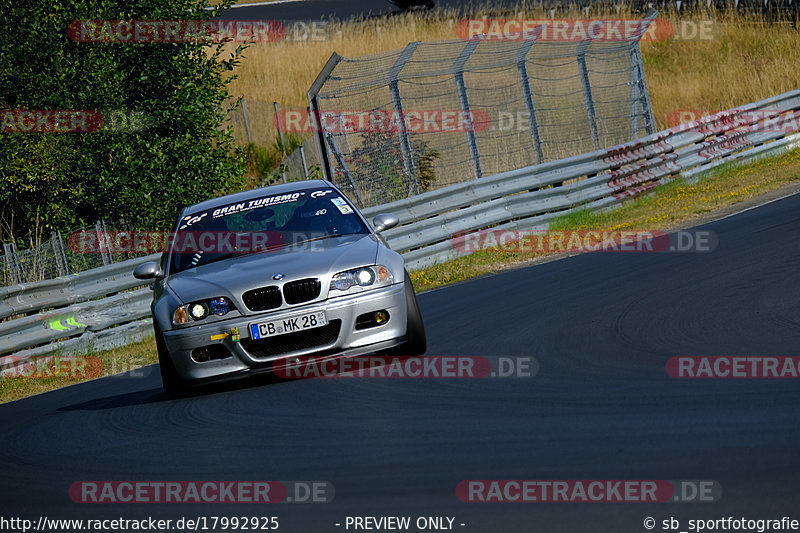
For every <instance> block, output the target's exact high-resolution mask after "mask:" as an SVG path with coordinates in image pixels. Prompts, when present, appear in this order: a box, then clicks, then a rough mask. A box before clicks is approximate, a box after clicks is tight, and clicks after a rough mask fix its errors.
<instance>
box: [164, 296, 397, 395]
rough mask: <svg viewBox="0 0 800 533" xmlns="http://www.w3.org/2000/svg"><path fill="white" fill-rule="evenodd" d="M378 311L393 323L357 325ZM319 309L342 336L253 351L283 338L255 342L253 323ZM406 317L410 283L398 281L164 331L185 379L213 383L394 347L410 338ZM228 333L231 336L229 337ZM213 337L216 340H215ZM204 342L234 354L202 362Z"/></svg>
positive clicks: (311, 332)
mask: <svg viewBox="0 0 800 533" xmlns="http://www.w3.org/2000/svg"><path fill="white" fill-rule="evenodd" d="M379 310H386V311H388V312H389V317H390V318H389V321H388V322H386V323H385V324H382V325H380V326H376V327H371V328H367V329H361V330H356V329H355V323H356V317H358V316H359V315H362V314H364V313H370V312H374V311H379ZM314 311H325V314H326V317H327V320H328V323H329V324H332V323H333V324H335V323H336V321H338V322H339V329H338V335H336V337H335V339H333V340H331V341H330V342H325V344H322V345H317V346H313V347H310V348H300V349H292V351H287V352H282V353H280V354H276V355H266V356H259V353H258V352H261V350H255V349H253V348H254V347H255V346H258V344H251V343H269V342H271V340H270V339H280V337H273V338H268V339H264V340H259V341H254V340H252V339H250V328H249V326H250V324H253V323H256V322H265V321H272V320H283V319H286V318H289V317H294V316H297V315H300V314H305V313H311V312H314ZM406 317H407V313H406V298H405V286H404V283H396V284H394V285H390V286H388V287H384V288H380V289H374V290H371V291H365V292H361V293H358V294H354V295H352V296H340V297H337V298H330V299H328V300H325V301H321V302H314V303H312V304H308V305H298V306H296V307H293V308H291V309H282V310H280V311H278V312H275V311H272V312H267V313H258V314H252V315H248V316H240V317H236V318H233V319H230V320H220V321H216V322H213V323H209V324H198V325H195V326H191V327H185V328H180V329H174V330H171V331H165V332H164V342H165V344H166V347H167V351H168V352H169V354H170V356H171V357H172V361H173V363H174V365H175V368H176V370H177V371H178V374H180V376H181V377H182V378H183V379H186V380H202V381H206V380H209V381H214V380H216V378H220V377H223V376H226V375H231V377H234V376H236V377H239V376H243V375H248V374H251V373H256V372H259V371H268V370H270V369H271V368H272V367H273V365H278V364H280V360H281V359H284V358H286V357H289V356H298V355H315V354H319V355H322V356H333V357H343V356H344V357H346V356H355V355H362V354H364V353H369V352H370V351H374V350H379V349H380V350H382V349H386V348H390V347H392V346H396V345H398V344H401V343H402V342H403V341H404V340H405V335H406ZM233 328H238V329H239V334H240V336H241V340H239V341H234V340H233V336H232V335H230V333H231V330H232V329H233ZM318 329H322V328H318ZM329 331H330V330H329ZM314 332H315V330H314V329H311V330H307V333H309V334H310V335H314V334H315V333H314ZM226 334H228V335H227V336H226ZM212 337H214V338H215V340H212ZM223 337H224V338H223ZM326 340H327V339H326ZM242 341H244V342H242ZM248 345H249V346H250V347H251V349H250V350H248V349H247V347H246V346H248ZM204 346H221V347H222V348H224V351H225V352H227V353H226V355H227V354H230V357H226V358H225V359H214V360H211V361H206V362H202V363H198V362H196V361H195V360H193V359H192V357H191V355H192V352H193V351H194V350H195V349H197V348H201V347H204ZM294 348H297V346H295V347H294ZM216 349H217V350H218V351H219V352H220V353H222V352H223V350H220V349H219V348H216Z"/></svg>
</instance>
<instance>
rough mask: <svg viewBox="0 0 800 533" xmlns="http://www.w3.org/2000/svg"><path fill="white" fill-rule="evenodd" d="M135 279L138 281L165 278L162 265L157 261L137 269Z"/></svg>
mask: <svg viewBox="0 0 800 533" xmlns="http://www.w3.org/2000/svg"><path fill="white" fill-rule="evenodd" d="M133 277H134V278H136V279H154V278H156V279H157V278H163V277H164V272H163V271H162V270H161V265H159V264H158V263H156V262H155V261H148V262H147V263H142V264H141V265H139V266H138V267H136V270H134V271H133Z"/></svg>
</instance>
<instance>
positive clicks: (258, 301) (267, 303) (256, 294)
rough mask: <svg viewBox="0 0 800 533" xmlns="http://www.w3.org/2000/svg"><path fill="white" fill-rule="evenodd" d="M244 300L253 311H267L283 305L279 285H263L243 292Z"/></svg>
mask: <svg viewBox="0 0 800 533" xmlns="http://www.w3.org/2000/svg"><path fill="white" fill-rule="evenodd" d="M242 301H243V302H244V305H246V306H247V308H248V309H250V310H251V311H266V310H267V309H275V308H277V307H280V306H281V291H280V289H279V288H278V287H261V288H260V289H253V290H251V291H247V292H246V293H244V294H242Z"/></svg>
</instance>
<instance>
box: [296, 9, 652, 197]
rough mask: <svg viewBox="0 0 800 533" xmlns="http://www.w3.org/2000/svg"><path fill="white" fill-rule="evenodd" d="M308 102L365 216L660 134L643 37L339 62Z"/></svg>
mask: <svg viewBox="0 0 800 533" xmlns="http://www.w3.org/2000/svg"><path fill="white" fill-rule="evenodd" d="M653 16H654V14H652V15H651V17H653ZM648 20H649V19H648ZM644 27H646V23H644V24H643V28H644ZM642 31H644V30H642ZM309 100H310V102H311V104H312V107H313V108H314V112H313V114H314V115H316V117H317V119H318V130H319V131H318V135H317V136H318V138H319V142H320V143H324V146H325V148H326V150H327V152H328V155H329V167H330V174H329V175H330V176H331V177H332V178H333V179H334V181H335V182H336V183H337V184H338V185H340V186H341V187H342V188H343V189H345V190H346V192H347V193H348V194H349V195H350V196H351V197H352V198H353V199H354V200H355V201H356V202H357V203H358V204H359V205H360V206H362V207H367V206H372V205H378V204H381V203H385V202H389V201H393V200H397V199H400V198H405V197H408V196H413V195H415V194H419V193H420V192H424V191H427V190H433V189H437V188H440V187H444V186H447V185H452V184H454V183H460V182H463V181H466V180H471V179H480V178H481V177H484V176H489V175H493V174H497V173H500V172H503V171H507V170H512V169H517V168H522V167H526V166H530V165H535V164H538V163H542V162H545V161H551V160H555V159H561V158H564V157H568V156H571V155H577V154H581V153H585V152H589V151H592V150H596V149H600V148H605V147H609V146H613V145H615V144H619V143H622V142H626V141H630V140H632V139H636V138H639V137H642V136H645V135H647V134H649V133H653V132H654V131H655V123H654V121H653V114H652V109H651V105H650V100H649V93H648V90H647V85H646V83H645V79H644V69H643V66H642V59H641V53H640V50H639V43H638V40H636V39H631V40H622V41H613V40H602V41H601V40H594V41H591V40H586V41H578V42H574V41H553V40H541V41H538V40H535V39H528V40H509V41H499V40H497V41H496V40H489V39H479V38H478V39H472V40H469V41H463V40H459V41H441V42H428V43H419V42H416V43H411V44H409V45H408V46H407V47H406V48H404V49H399V50H395V51H392V52H388V53H382V54H377V55H373V56H366V57H359V58H344V57H340V56H338V55H337V54H334V55H333V57H331V59H330V61H329V62H328V64H327V65H326V67H325V69H324V70H323V71H322V73H321V74H320V76H319V77H318V79H317V81H316V82H315V83H314V85H313V86H312V88H311V90H310V91H309ZM326 170H327V169H326Z"/></svg>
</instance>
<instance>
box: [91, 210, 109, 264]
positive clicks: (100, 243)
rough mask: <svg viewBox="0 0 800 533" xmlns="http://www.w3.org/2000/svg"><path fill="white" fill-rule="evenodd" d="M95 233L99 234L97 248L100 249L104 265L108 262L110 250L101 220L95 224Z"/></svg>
mask: <svg viewBox="0 0 800 533" xmlns="http://www.w3.org/2000/svg"><path fill="white" fill-rule="evenodd" d="M94 233H95V235H97V248H98V250H99V251H100V258H101V259H102V260H103V265H104V266H105V265H107V264H108V262H109V261H108V255H107V253H108V251H107V250H106V238H105V235H103V227H102V226H101V225H100V221H99V220H98V221H97V222H95V224H94Z"/></svg>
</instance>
